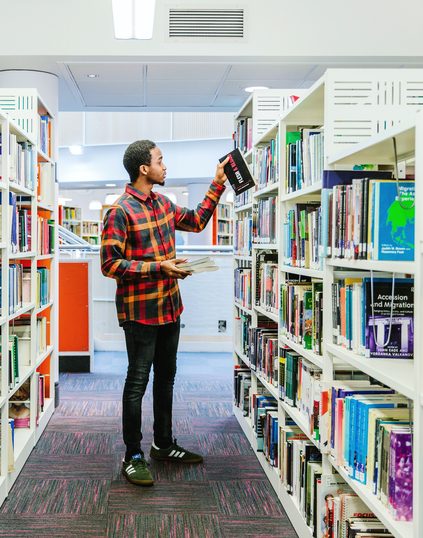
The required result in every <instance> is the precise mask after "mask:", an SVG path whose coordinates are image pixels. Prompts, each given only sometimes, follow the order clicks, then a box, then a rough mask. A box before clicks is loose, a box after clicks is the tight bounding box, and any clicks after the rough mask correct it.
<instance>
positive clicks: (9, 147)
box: [0, 88, 58, 504]
mask: <svg viewBox="0 0 423 538" xmlns="http://www.w3.org/2000/svg"><path fill="white" fill-rule="evenodd" d="M53 124H54V118H53V116H52V114H51V113H50V112H49V110H48V107H47V106H46V105H45V104H44V103H43V101H42V99H41V98H40V96H39V95H38V93H37V91H36V90H34V89H4V88H2V89H0V133H1V159H0V174H1V181H0V191H1V205H0V207H1V242H0V255H1V315H0V331H1V370H0V376H1V377H0V390H1V392H0V420H1V426H0V504H1V503H2V502H3V501H4V499H5V498H6V497H7V495H8V493H9V491H10V489H11V487H12V485H13V484H14V482H15V480H16V478H17V476H18V475H19V473H20V471H21V470H22V468H23V466H24V464H25V462H26V460H27V458H28V456H29V455H30V453H31V451H32V449H33V448H34V446H35V445H36V443H37V442H38V440H39V438H40V436H41V434H42V432H43V431H44V429H45V427H46V425H47V423H48V421H49V419H50V417H51V416H52V414H53V411H54V406H55V405H54V402H55V384H56V382H57V379H58V368H57V338H58V335H57V256H56V252H57V240H58V237H57V226H56V221H57V190H56V183H55V162H54V127H53ZM10 417H14V420H13V421H12V422H11V421H10V420H9V419H10Z"/></svg>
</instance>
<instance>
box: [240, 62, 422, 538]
mask: <svg viewBox="0 0 423 538" xmlns="http://www.w3.org/2000/svg"><path fill="white" fill-rule="evenodd" d="M416 81H418V82H416ZM422 84H423V71H421V70H417V69H416V70H392V69H381V70H358V69H350V70H344V69H342V70H339V69H336V70H335V69H333V70H328V71H327V72H326V73H325V75H324V76H323V77H322V78H321V79H319V80H318V81H317V82H316V83H315V84H314V85H313V86H312V87H311V88H310V89H309V90H308V91H307V92H305V93H304V94H303V95H302V97H301V98H300V99H299V100H298V101H297V102H296V103H295V104H294V105H293V106H292V107H290V108H289V109H288V110H286V111H285V112H283V113H281V114H280V116H278V117H276V118H275V119H274V122H273V124H272V125H270V126H268V128H267V129H266V130H264V131H263V132H262V133H261V134H260V135H259V136H257V137H256V138H255V140H254V143H253V149H252V150H251V154H250V155H248V158H249V162H250V164H251V167H252V169H253V172H254V176H255V179H256V182H257V183H259V181H258V170H259V168H258V162H259V160H260V159H259V156H258V153H259V150H260V155H261V157H262V156H263V151H262V149H263V148H264V147H268V146H269V145H270V144H271V143H273V147H274V151H275V154H276V161H277V167H278V170H276V171H275V174H276V177H275V180H274V182H272V181H270V182H269V181H267V182H266V181H264V182H262V184H260V189H259V188H257V190H256V192H254V193H252V195H251V196H250V199H246V197H244V199H241V200H238V199H236V200H235V212H234V215H235V217H234V218H235V222H234V229H235V231H236V230H237V228H239V227H242V228H243V230H248V229H249V228H248V226H247V224H245V220H246V219H247V218H248V217H250V218H251V220H252V221H253V222H254V224H251V230H252V229H253V228H256V226H257V221H258V220H259V214H258V211H257V208H258V204H259V202H260V201H261V200H266V199H268V198H270V197H272V196H275V197H276V198H277V201H276V223H277V225H276V237H275V242H273V241H272V242H269V241H267V240H265V242H263V243H260V241H259V240H260V237H258V238H257V239H258V240H257V241H255V240H254V237H253V232H252V231H251V239H250V245H251V246H250V247H249V249H248V248H244V250H243V249H242V248H238V249H235V264H236V266H237V267H248V268H251V296H252V310H251V311H249V312H246V311H245V310H244V311H242V310H241V309H240V308H238V307H237V305H236V304H235V309H234V311H235V322H236V323H235V325H234V342H235V343H234V356H235V363H236V364H237V365H239V368H241V370H240V372H241V373H240V374H239V380H242V381H240V382H241V383H244V377H243V376H245V379H246V380H247V381H245V383H246V385H245V386H246V387H247V388H246V389H245V390H246V391H249V393H250V395H251V394H257V393H262V394H268V395H273V397H274V398H275V400H276V402H277V403H276V410H274V411H272V410H271V409H272V408H269V409H270V411H269V412H268V415H272V413H273V414H274V415H275V416H276V417H277V420H278V424H279V426H278V439H277V445H278V447H279V449H278V450H281V441H282V440H281V437H280V436H281V426H282V427H284V425H285V424H286V423H287V421H288V423H290V422H291V421H292V423H293V424H295V425H296V427H298V428H299V431H301V432H302V435H303V436H304V438H308V439H309V441H310V444H312V445H313V446H314V447H319V450H320V452H321V460H322V463H321V466H322V472H323V474H324V475H332V474H336V473H338V474H339V475H340V476H341V477H342V479H343V480H344V481H345V483H346V485H347V487H350V488H351V490H352V491H353V492H355V493H356V494H357V495H358V498H359V499H361V500H362V501H364V503H365V504H366V505H367V507H368V508H369V510H370V511H372V512H373V513H374V514H375V516H376V517H377V518H378V519H379V520H380V521H381V522H382V523H383V525H384V526H385V527H386V528H387V529H388V530H389V531H390V532H391V533H392V534H393V536H395V537H396V538H417V537H420V536H421V535H422V533H423V521H422V519H421V518H422V515H421V514H420V513H419V506H420V504H421V496H422V487H423V466H422V465H421V463H420V461H419V455H420V453H421V448H422V442H423V435H422V431H423V430H422V428H423V422H422V402H423V390H422V389H421V386H422V381H423V375H422V373H423V368H422V362H421V361H420V360H419V356H420V354H421V353H420V349H421V342H420V334H419V329H420V332H421V328H422V326H423V323H422V320H421V317H420V316H421V306H420V305H421V299H422V291H421V290H422V286H421V278H422V277H423V275H422V270H421V259H422V258H421V244H422V238H421V233H422V231H421V230H422V229H423V228H422V225H423V223H422V222H421V216H420V215H419V216H417V213H418V212H416V222H415V230H416V231H415V260H416V261H405V262H392V261H371V260H369V259H358V260H354V259H345V258H334V257H333V258H331V257H323V256H322V252H321V250H318V247H319V245H318V244H317V245H315V247H316V249H317V250H315V251H313V250H312V249H311V252H315V253H316V256H315V257H314V258H313V256H311V254H310V255H309V256H308V258H305V259H304V260H303V261H302V262H301V261H300V260H297V259H295V260H294V258H293V255H292V252H289V249H288V248H287V247H288V241H287V239H288V238H289V237H290V236H289V234H288V230H289V229H290V228H289V226H286V227H285V228H284V223H287V224H289V223H290V220H289V217H290V215H292V214H294V213H292V212H293V211H294V210H295V209H296V206H297V204H303V205H306V204H307V205H309V206H311V209H310V213H311V214H313V211H314V210H317V208H318V206H319V204H320V202H321V199H322V188H323V184H322V174H321V171H322V170H323V169H325V170H351V169H352V166H353V165H357V164H364V163H366V164H367V163H371V164H374V165H378V166H380V168H381V169H386V168H389V167H390V169H392V165H393V160H394V159H393V149H392V136H395V138H396V141H397V152H398V156H399V160H400V161H401V160H406V159H415V179H416V188H415V197H416V206H418V205H419V200H420V199H421V194H420V190H421V189H420V185H421V182H422V181H423V177H421V175H422V170H423V168H422V165H421V162H422V159H423V153H422V151H421V148H420V146H419V141H420V144H421V140H423V117H420V116H421V115H422V114H421V113H417V114H416V110H418V109H420V108H423V99H422V98H419V97H418V95H420V94H418V92H415V91H414V92H413V88H416V87H417V86H419V87H420V86H422ZM346 90H348V91H346ZM346 95H348V98H345V96H346ZM395 95H396V98H394V96H395ZM369 105H370V106H369ZM248 106H250V107H251V104H248V102H247V104H246V105H245V107H244V108H246V107H248ZM246 109H247V110H248V108H246ZM416 117H417V119H416ZM322 127H323V128H324V129H321V128H322ZM300 128H302V129H305V130H306V129H309V130H310V131H309V134H310V136H315V137H316V138H315V139H314V140H313V142H312V143H313V144H315V146H314V148H315V149H316V152H315V156H316V155H318V152H317V150H318V151H319V152H320V154H319V162H318V166H317V168H316V173H315V174H314V176H315V177H314V180H313V181H311V182H308V183H307V182H303V184H302V185H301V186H300V188H298V190H295V189H292V184H290V181H289V178H290V175H289V174H290V171H291V169H292V168H290V164H292V160H293V159H292V154H291V155H290V154H289V152H287V149H286V145H285V143H286V141H289V140H290V141H291V143H292V144H295V132H296V131H298V130H299V129H300ZM318 131H320V132H318ZM322 131H323V133H324V134H322ZM312 132H313V134H311V133H312ZM318 137H321V140H320V141H317V138H318ZM416 140H417V143H416ZM272 141H273V142H272ZM309 142H310V141H309ZM316 160H317V157H316ZM309 177H310V176H309ZM290 211H291V213H289V212H290ZM318 216H319V218H320V215H318V214H316V215H315V220H314V221H313V220H312V217H308V218H309V219H311V220H309V221H306V223H309V224H311V223H313V222H314V223H317V222H320V221H319V220H318ZM257 219H258V220H257ZM419 219H420V220H419ZM311 229H313V228H311ZM235 233H236V232H235ZM256 235H257V232H256ZM309 243H310V241H309ZM243 244H244V245H245V244H247V245H248V240H247V238H246V237H245V238H244V239H243ZM275 244H276V247H275ZM249 250H250V252H249ZM263 253H264V254H265V255H268V256H269V259H271V260H272V259H273V260H274V259H275V258H272V256H274V257H275V256H276V257H277V262H276V263H277V264H278V274H277V280H278V281H279V285H278V287H277V291H278V294H279V296H278V297H277V298H276V305H277V306H278V310H279V315H277V314H276V311H275V310H274V309H271V310H266V309H265V308H263V307H262V306H260V305H257V304H255V300H256V297H257V291H258V290H257V274H258V272H259V271H260V267H261V265H262V263H260V261H259V260H258V256H260V255H261V254H263ZM249 256H251V260H250V258H249ZM264 263H268V262H267V261H264ZM293 264H294V265H295V266H293ZM345 271H346V272H347V273H348V275H350V274H354V275H357V274H360V275H362V274H364V273H366V274H370V271H372V272H374V274H375V277H379V276H382V277H386V278H392V273H393V272H394V271H395V273H396V275H397V277H398V278H400V277H404V276H411V277H413V278H414V290H415V291H414V305H415V306H414V327H415V328H416V329H417V330H415V333H414V357H415V358H414V360H413V359H405V360H399V359H388V358H385V359H374V358H372V359H370V358H366V357H365V356H363V355H362V354H358V353H357V352H354V351H352V350H350V349H346V348H345V347H342V346H341V345H336V344H334V343H333V341H332V326H333V325H332V321H333V320H332V284H333V283H334V281H335V279H338V278H340V275H344V274H345ZM293 280H297V281H299V282H302V283H304V281H309V282H310V286H313V297H314V298H315V299H316V297H318V298H319V303H318V305H319V311H320V312H322V314H321V319H320V320H319V323H320V331H321V333H322V334H323V336H322V340H321V344H320V351H319V350H317V349H316V348H314V347H312V349H305V348H304V346H303V345H302V342H301V339H298V338H297V337H296V336H295V335H293V334H290V332H286V331H284V330H283V323H282V314H281V308H282V306H283V304H282V301H283V295H282V293H281V287H283V286H284V285H285V283H287V285H288V284H289V282H290V281H293ZM316 310H317V309H316ZM275 314H276V315H275ZM313 319H314V318H313ZM261 321H266V322H267V323H268V324H269V323H273V324H274V325H273V327H275V325H276V329H269V336H268V340H267V343H268V344H269V339H270V340H271V339H272V334H271V331H273V330H274V333H275V334H277V338H278V344H279V350H278V351H279V352H281V351H282V350H283V349H288V351H289V350H290V351H291V352H296V353H298V354H299V355H300V356H301V357H303V358H304V359H306V361H307V363H308V364H310V365H312V366H313V367H314V368H318V369H320V370H321V374H320V375H321V378H320V379H321V380H322V382H323V384H324V386H326V384H330V383H331V382H332V381H333V380H334V379H335V377H334V375H335V372H337V371H340V370H341V368H342V369H343V370H349V369H351V372H354V374H353V375H361V374H360V373H363V374H366V375H368V376H370V377H371V378H373V379H374V380H375V381H376V382H377V383H379V384H383V385H385V386H386V387H388V388H391V389H393V390H395V391H397V392H398V393H399V394H400V395H402V396H403V397H405V398H407V399H409V401H410V402H411V404H410V405H411V408H412V413H413V422H414V427H413V455H414V458H413V473H414V474H413V484H414V485H413V488H414V489H413V495H414V517H413V520H412V521H396V520H395V518H394V516H393V514H392V512H391V511H390V510H389V507H388V506H387V505H385V504H383V503H382V501H381V500H379V499H378V497H377V496H376V495H373V492H372V491H371V490H370V488H369V487H368V485H365V484H363V483H361V482H359V481H358V480H356V479H355V478H352V477H351V476H350V474H349V472H348V469H346V468H345V467H344V466H343V465H340V464H339V462H338V461H337V459H336V458H335V457H334V455H333V454H331V451H330V450H328V446H327V445H322V444H321V443H319V441H318V440H316V439H315V438H314V437H313V435H314V434H313V433H312V431H311V430H310V424H309V422H308V421H307V420H306V417H305V415H304V414H303V413H302V412H301V410H300V409H299V408H297V407H294V406H292V405H290V404H289V402H288V401H287V400H286V398H285V396H284V395H281V387H280V386H279V384H278V381H279V380H280V377H279V372H278V373H277V374H276V375H275V373H274V372H272V371H269V369H268V368H269V364H267V363H264V364H259V365H257V361H258V360H259V359H257V358H255V359H254V360H252V359H253V357H252V356H251V355H252V354H254V352H255V350H256V349H257V344H256V343H255V344H254V345H253V344H252V342H250V341H249V336H248V330H247V328H246V326H247V325H249V327H253V328H254V327H258V326H259V323H260V322H261ZM314 321H316V319H314ZM252 345H253V348H252V347H251V346H252ZM263 345H264V344H263ZM307 363H305V364H307ZM275 364H276V363H274V364H273V366H275ZM278 366H279V365H278ZM275 368H276V366H275ZM242 369H243V370H242ZM249 378H251V379H250V380H249ZM328 386H330V385H328ZM250 387H251V388H250ZM244 394H245V393H244ZM250 403H251V402H250ZM238 404H239V405H240V406H241V407H242V402H239V401H238ZM239 405H235V406H234V414H235V416H236V417H237V419H238V421H239V423H240V425H241V427H242V429H243V431H244V433H245V434H246V436H247V438H248V439H249V441H250V443H251V446H252V448H253V449H254V450H255V452H256V454H257V457H258V459H259V461H260V463H261V465H262V467H263V469H264V471H265V472H266V475H267V476H268V478H269V480H270V482H271V483H272V485H273V487H274V489H275V491H276V493H277V495H278V497H279V499H280V500H281V502H282V504H283V506H284V508H285V510H286V512H287V514H288V516H289V518H290V520H291V522H292V524H293V525H294V527H295V528H296V530H297V532H298V533H299V536H301V537H307V536H310V537H311V536H313V535H314V534H313V528H312V526H310V525H309V523H310V521H306V519H305V516H304V507H303V506H300V504H299V502H298V499H297V497H296V496H295V495H291V494H290V493H288V491H287V489H286V487H285V482H284V481H283V477H282V475H283V473H282V471H281V469H280V468H279V469H278V466H277V465H276V466H274V465H273V464H271V463H270V462H269V453H264V452H261V451H257V446H258V438H257V435H256V434H257V432H256V430H255V425H254V424H253V421H252V420H251V417H250V416H249V415H248V413H247V416H245V415H246V412H243V411H242V409H240V407H239ZM268 405H271V404H268ZM279 464H280V462H279Z"/></svg>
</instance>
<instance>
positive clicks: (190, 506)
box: [0, 352, 297, 538]
mask: <svg viewBox="0 0 423 538" xmlns="http://www.w3.org/2000/svg"><path fill="white" fill-rule="evenodd" d="M94 363H95V365H94V372H93V373H90V374H61V376H60V384H61V395H60V396H61V401H60V405H59V406H58V408H57V410H56V412H55V414H54V415H53V417H52V419H51V420H50V423H49V425H48V427H47V428H46V430H45V432H44V434H43V435H42V437H41V438H40V440H39V442H38V444H37V446H36V447H35V449H34V451H33V452H32V454H31V456H30V457H29V459H28V462H27V464H26V465H25V467H24V469H23V471H22V473H21V474H20V476H19V477H18V479H17V481H16V483H15V485H14V486H13V489H12V491H11V492H10V495H9V496H8V498H7V499H6V501H5V502H4V504H3V506H2V507H1V509H0V536H10V537H12V536H13V537H15V536H54V537H55V538H59V537H70V536H84V537H88V536H96V537H100V536H107V537H109V538H111V537H130V536H131V537H135V536H137V537H146V538H147V537H158V536H160V537H170V536H172V537H175V538H179V537H182V536H183V537H184V538H200V537H201V538H220V537H222V538H231V537H236V536H243V537H253V536H254V537H256V538H259V537H262V538H264V537H266V538H276V537H278V538H296V536H297V535H296V533H295V531H294V529H293V527H292V526H291V524H290V522H289V519H288V518H287V516H286V515H285V512H284V510H283V508H282V505H281V504H280V502H279V500H278V498H277V496H276V494H275V492H274V490H273V488H272V486H271V485H270V483H269V481H268V479H267V478H266V475H265V474H264V472H263V470H262V468H261V466H260V464H259V462H258V460H257V458H256V456H255V454H254V452H253V450H252V449H251V447H250V444H249V442H248V440H247V438H246V437H245V435H244V434H243V432H242V430H241V428H240V426H239V425H238V422H237V420H236V418H235V417H234V416H233V414H232V400H233V394H232V391H233V387H232V385H233V381H232V372H231V370H232V355H231V354H229V353H206V354H204V353H201V354H194V353H180V354H179V356H178V373H177V376H176V385H175V396H174V435H175V436H177V439H178V442H181V444H182V445H184V446H186V447H189V448H192V449H193V450H195V451H199V452H200V453H202V454H203V455H204V456H205V462H204V464H203V465H200V466H194V465H188V466H183V465H172V464H168V463H159V462H152V463H151V471H152V474H153V476H154V477H155V478H156V479H157V482H156V484H155V486H154V488H137V487H134V486H133V485H131V484H129V483H128V482H127V481H126V480H125V478H124V477H123V476H122V474H121V458H122V454H123V453H124V446H123V444H122V440H121V433H120V416H121V394H122V388H123V383H124V373H125V370H126V356H125V353H110V352H98V353H96V354H95V361H94ZM143 409H144V412H143V415H144V417H145V418H144V419H143V430H144V432H145V435H144V439H143V449H144V451H145V452H146V453H147V454H148V451H149V448H150V445H151V440H152V393H151V383H150V385H149V388H148V389H147V393H146V395H145V397H144V400H143Z"/></svg>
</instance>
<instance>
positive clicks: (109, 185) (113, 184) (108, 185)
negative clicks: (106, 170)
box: [106, 183, 116, 187]
mask: <svg viewBox="0 0 423 538" xmlns="http://www.w3.org/2000/svg"><path fill="white" fill-rule="evenodd" d="M106 187H116V183H106Z"/></svg>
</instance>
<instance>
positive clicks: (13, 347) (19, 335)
mask: <svg viewBox="0 0 423 538" xmlns="http://www.w3.org/2000/svg"><path fill="white" fill-rule="evenodd" d="M35 330H36V334H35V340H36V341H35V353H36V356H39V355H40V354H41V353H43V352H44V351H46V349H47V318H46V317H45V316H41V317H38V318H37V321H36V329H35ZM8 360H9V389H13V387H15V386H16V385H17V384H18V383H19V382H20V379H21V372H22V368H23V367H25V366H27V367H28V366H30V365H31V320H30V319H29V318H19V319H16V320H14V322H13V325H10V333H9V346H8Z"/></svg>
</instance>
